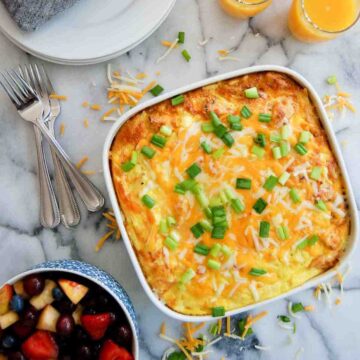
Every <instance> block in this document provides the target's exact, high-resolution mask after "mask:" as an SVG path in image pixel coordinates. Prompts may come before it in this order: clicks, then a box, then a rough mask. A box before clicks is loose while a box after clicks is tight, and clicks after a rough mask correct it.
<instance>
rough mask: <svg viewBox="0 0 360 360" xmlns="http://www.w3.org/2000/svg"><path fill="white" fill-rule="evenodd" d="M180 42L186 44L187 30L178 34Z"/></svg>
mask: <svg viewBox="0 0 360 360" xmlns="http://www.w3.org/2000/svg"><path fill="white" fill-rule="evenodd" d="M178 43H179V44H184V43H185V32H184V31H180V32H179V34H178Z"/></svg>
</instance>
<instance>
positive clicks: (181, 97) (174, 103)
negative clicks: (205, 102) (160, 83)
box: [171, 94, 185, 106]
mask: <svg viewBox="0 0 360 360" xmlns="http://www.w3.org/2000/svg"><path fill="white" fill-rule="evenodd" d="M184 101H185V96H184V95H182V94H181V95H178V96H175V97H173V98H172V99H171V105H172V106H177V105H180V104H182V103H183V102H184Z"/></svg>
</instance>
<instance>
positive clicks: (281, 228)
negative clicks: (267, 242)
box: [276, 225, 289, 240]
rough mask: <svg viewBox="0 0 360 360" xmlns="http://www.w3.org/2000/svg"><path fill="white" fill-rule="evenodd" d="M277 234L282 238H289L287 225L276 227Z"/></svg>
mask: <svg viewBox="0 0 360 360" xmlns="http://www.w3.org/2000/svg"><path fill="white" fill-rule="evenodd" d="M276 234H277V236H278V237H279V238H280V239H281V240H286V239H288V238H289V232H288V229H287V227H286V226H284V225H281V226H279V227H277V228H276Z"/></svg>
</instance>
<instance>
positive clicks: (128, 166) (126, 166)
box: [121, 161, 135, 172]
mask: <svg viewBox="0 0 360 360" xmlns="http://www.w3.org/2000/svg"><path fill="white" fill-rule="evenodd" d="M134 167H135V164H133V163H132V162H131V161H127V162H125V163H123V164H121V168H122V169H123V171H125V172H128V171H130V170H132V169H133V168H134Z"/></svg>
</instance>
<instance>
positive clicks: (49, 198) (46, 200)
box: [2, 72, 60, 228]
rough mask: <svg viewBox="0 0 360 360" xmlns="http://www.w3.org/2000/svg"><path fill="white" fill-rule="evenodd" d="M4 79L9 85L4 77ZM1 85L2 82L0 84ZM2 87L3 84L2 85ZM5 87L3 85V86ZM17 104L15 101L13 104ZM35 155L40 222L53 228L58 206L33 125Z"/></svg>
mask: <svg viewBox="0 0 360 360" xmlns="http://www.w3.org/2000/svg"><path fill="white" fill-rule="evenodd" d="M7 74H8V77H10V78H11V79H13V78H14V76H13V74H11V73H9V72H7ZM3 78H4V80H5V81H6V82H7V84H8V85H9V86H10V83H9V81H8V79H7V78H6V77H4V75H3ZM2 85H3V84H2ZM3 87H4V85H3ZM4 88H5V87H4ZM18 105H19V104H18V103H16V104H15V106H18ZM34 134H35V145H36V156H37V163H38V176H39V188H40V189H39V190H40V223H41V225H42V226H44V227H46V228H54V227H56V226H57V225H59V223H60V213H59V207H58V204H57V201H56V196H55V192H54V189H53V187H52V184H51V180H50V175H49V169H48V167H47V163H46V159H45V154H44V148H43V143H42V141H43V139H42V136H41V132H40V130H39V129H38V128H37V127H36V126H35V125H34Z"/></svg>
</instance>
